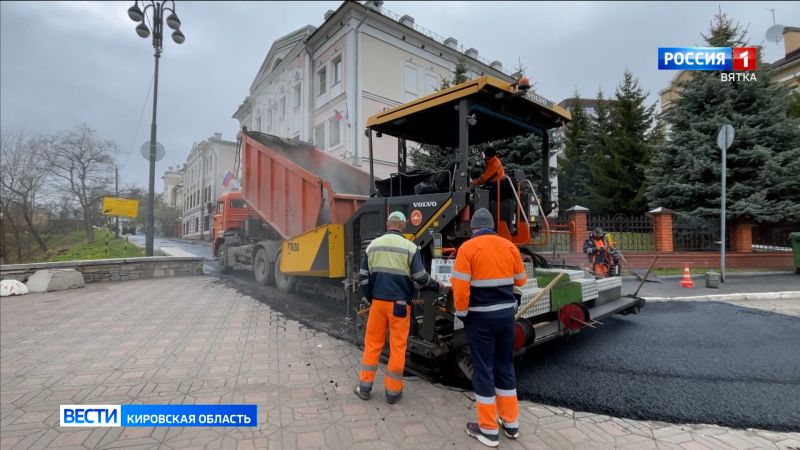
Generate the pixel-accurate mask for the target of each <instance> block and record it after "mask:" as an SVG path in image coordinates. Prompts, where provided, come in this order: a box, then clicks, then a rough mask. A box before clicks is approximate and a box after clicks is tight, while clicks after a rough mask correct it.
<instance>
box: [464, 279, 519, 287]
mask: <svg viewBox="0 0 800 450" xmlns="http://www.w3.org/2000/svg"><path fill="white" fill-rule="evenodd" d="M509 284H514V278H489V279H486V280H472V281H470V282H469V285H470V286H475V287H494V286H508V285H509Z"/></svg>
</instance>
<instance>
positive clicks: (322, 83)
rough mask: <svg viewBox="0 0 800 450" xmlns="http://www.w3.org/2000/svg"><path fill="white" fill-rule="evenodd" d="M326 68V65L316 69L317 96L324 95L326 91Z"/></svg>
mask: <svg viewBox="0 0 800 450" xmlns="http://www.w3.org/2000/svg"><path fill="white" fill-rule="evenodd" d="M327 69H328V68H327V67H325V66H323V67H322V68H321V69H319V70H317V76H316V78H317V97H319V96H322V95H325V93H327V92H328V81H327V79H328V78H327Z"/></svg>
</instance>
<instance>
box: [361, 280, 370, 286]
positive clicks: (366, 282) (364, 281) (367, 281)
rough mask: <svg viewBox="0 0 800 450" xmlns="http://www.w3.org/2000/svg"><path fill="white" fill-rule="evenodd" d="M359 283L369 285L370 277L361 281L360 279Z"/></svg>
mask: <svg viewBox="0 0 800 450" xmlns="http://www.w3.org/2000/svg"><path fill="white" fill-rule="evenodd" d="M358 284H360V285H362V286H366V285H368V284H369V279H366V280H361V281H359V282H358Z"/></svg>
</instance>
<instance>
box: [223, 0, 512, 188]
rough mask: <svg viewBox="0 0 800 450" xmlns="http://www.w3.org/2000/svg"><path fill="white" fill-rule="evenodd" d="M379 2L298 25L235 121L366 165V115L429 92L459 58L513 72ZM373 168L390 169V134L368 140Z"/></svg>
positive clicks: (471, 65)
mask: <svg viewBox="0 0 800 450" xmlns="http://www.w3.org/2000/svg"><path fill="white" fill-rule="evenodd" d="M382 4H383V2H380V1H378V2H375V1H372V2H344V3H342V5H341V6H340V7H339V8H338V9H337V10H336V11H328V12H327V13H326V14H325V17H324V21H323V23H322V24H321V25H320V26H319V27H317V28H315V27H313V26H310V25H309V26H306V27H303V28H301V29H299V30H296V31H294V32H292V33H290V34H288V35H286V36H284V37H282V38H280V39H278V40H276V41H275V42H274V43H273V45H272V47H271V48H270V50H269V52H268V54H267V56H266V58H265V59H264V62H263V63H262V65H261V68H260V70H259V71H258V74H257V75H256V77H255V79H254V81H253V83H252V84H251V86H250V95H249V96H248V97H247V98H246V99H245V100H244V101H243V102H242V104H241V105H240V106H239V107H238V108H237V110H236V112H235V113H234V114H233V117H234V118H235V119H237V120H238V121H239V124H240V126H245V127H247V128H248V129H250V130H254V131H261V132H265V133H270V134H274V135H277V136H280V137H285V138H297V139H300V140H303V141H307V142H312V143H314V144H315V145H316V146H317V147H318V148H320V149H323V150H325V151H328V152H331V153H334V154H335V155H336V156H338V157H339V158H341V159H342V160H345V161H347V162H349V163H350V164H352V165H354V166H357V167H361V168H362V169H363V170H364V171H367V170H369V168H368V164H369V159H368V141H367V138H366V137H365V136H364V124H365V123H366V120H367V118H368V117H369V116H371V115H373V114H376V113H378V112H380V111H382V110H384V109H387V108H391V107H394V106H396V105H399V104H401V103H404V102H407V101H409V100H412V99H415V98H418V97H421V96H424V95H427V94H430V93H432V92H434V91H435V90H436V89H438V88H439V86H440V85H441V83H442V80H443V79H449V78H450V77H451V75H452V72H453V70H454V69H455V67H456V65H457V64H458V63H459V62H460V61H461V62H463V63H464V64H465V65H466V67H467V69H468V73H467V76H468V77H470V78H472V77H477V76H481V75H492V76H495V77H497V78H500V79H503V80H506V81H513V78H512V76H511V71H509V70H507V69H504V68H503V65H502V63H501V62H499V61H493V62H489V61H488V60H486V59H484V58H482V57H480V56H479V54H478V50H476V49H474V48H470V49H467V50H464V48H463V47H462V46H460V45H459V44H458V41H457V40H456V39H455V38H452V37H449V38H444V37H442V36H439V35H437V34H436V33H433V32H431V31H429V30H426V29H424V28H422V27H420V26H419V25H417V24H416V23H415V21H414V18H413V17H411V16H407V15H406V16H402V17H400V16H399V15H397V14H394V13H392V12H391V11H388V10H386V9H384V8H383V7H382ZM373 152H374V162H375V176H376V177H378V178H385V177H388V176H389V175H390V174H391V173H394V172H396V170H397V141H396V140H395V139H394V138H390V137H388V136H386V137H383V138H381V139H375V141H374V148H373Z"/></svg>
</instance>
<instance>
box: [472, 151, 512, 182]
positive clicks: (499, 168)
mask: <svg viewBox="0 0 800 450" xmlns="http://www.w3.org/2000/svg"><path fill="white" fill-rule="evenodd" d="M505 177H506V170H505V169H503V163H501V162H500V158H498V157H497V156H491V157H489V158H488V159H486V169H485V170H484V171H483V174H482V175H481V176H480V178H478V179H476V180H473V181H472V185H473V186H480V185H482V184H486V183H488V182H490V181H500V180H502V179H503V178H505Z"/></svg>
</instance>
